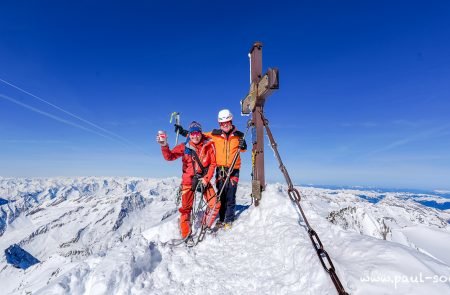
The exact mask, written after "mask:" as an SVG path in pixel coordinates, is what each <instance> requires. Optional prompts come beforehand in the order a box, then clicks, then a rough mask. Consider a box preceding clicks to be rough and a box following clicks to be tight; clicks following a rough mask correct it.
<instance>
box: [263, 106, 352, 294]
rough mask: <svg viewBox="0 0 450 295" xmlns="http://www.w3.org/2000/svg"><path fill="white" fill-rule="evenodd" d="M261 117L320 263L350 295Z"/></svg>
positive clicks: (335, 284)
mask: <svg viewBox="0 0 450 295" xmlns="http://www.w3.org/2000/svg"><path fill="white" fill-rule="evenodd" d="M260 114H261V118H262V121H263V124H264V127H265V128H266V132H267V136H268V137H269V140H270V144H271V146H272V149H273V151H274V153H275V157H276V158H277V160H278V163H279V164H280V167H279V168H280V170H281V172H282V173H283V175H284V178H285V179H286V182H287V184H288V194H289V198H290V199H291V200H292V202H294V203H295V204H296V205H297V207H298V209H299V210H300V213H301V215H302V217H303V220H304V221H305V224H306V227H307V228H308V234H309V238H310V239H311V242H312V244H313V246H314V249H316V252H317V256H319V260H320V263H321V264H322V266H323V268H324V269H325V270H326V272H327V273H328V274H329V275H330V277H331V280H332V281H333V283H334V286H335V287H336V290H337V291H338V293H339V295H348V293H347V292H346V291H345V289H344V287H343V286H342V283H341V281H340V280H339V278H338V276H337V274H336V269H335V268H334V265H333V262H332V261H331V258H330V256H329V255H328V253H327V251H325V249H324V248H323V245H322V242H321V241H320V239H319V236H318V235H317V233H316V231H315V230H314V229H312V227H311V226H310V225H309V222H308V219H307V218H306V215H305V213H304V212H303V209H302V206H301V204H300V201H301V196H300V193H299V192H298V190H297V189H296V188H295V187H294V185H293V184H292V181H291V178H290V176H289V173H288V171H287V169H286V167H285V166H284V164H283V161H282V160H281V157H280V154H279V153H278V148H277V143H276V142H275V140H274V138H273V135H272V132H271V131H270V128H269V121H268V120H267V119H266V118H265V117H264V115H263V113H262V112H260Z"/></svg>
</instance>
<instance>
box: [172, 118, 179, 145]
mask: <svg viewBox="0 0 450 295" xmlns="http://www.w3.org/2000/svg"><path fill="white" fill-rule="evenodd" d="M173 118H175V124H177V125H180V113H179V112H173V113H172V114H171V115H170V122H169V123H170V124H172V120H173ZM178 135H180V130H178V129H177V137H175V145H177V144H178Z"/></svg>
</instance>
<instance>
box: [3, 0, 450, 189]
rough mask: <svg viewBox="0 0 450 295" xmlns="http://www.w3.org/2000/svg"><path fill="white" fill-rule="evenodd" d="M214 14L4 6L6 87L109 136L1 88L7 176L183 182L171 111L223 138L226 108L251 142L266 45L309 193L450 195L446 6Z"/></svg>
mask: <svg viewBox="0 0 450 295" xmlns="http://www.w3.org/2000/svg"><path fill="white" fill-rule="evenodd" d="M91 2H96V4H93V3H91ZM213 2H217V1H172V2H167V1H126V2H125V1H104V2H99V1H2V3H1V4H0V36H1V38H0V79H3V80H5V81H8V82H9V83H12V84H14V85H16V86H18V87H20V88H22V89H24V90H26V91H28V92H30V93H31V94H33V95H36V96H38V97H39V98H42V99H45V100H46V101H48V102H50V103H52V104H55V105H57V106H58V107H60V108H62V109H64V110H66V111H68V112H70V113H73V114H75V115H77V116H79V117H80V118H82V119H84V120H86V121H89V122H92V123H94V124H96V125H98V126H100V127H102V128H104V129H105V130H108V131H110V132H111V133H109V134H106V136H100V135H99V134H98V133H102V134H105V132H104V131H101V130H98V129H96V130H97V131H96V132H97V133H93V132H88V131H87V130H86V129H83V128H88V129H95V128H94V127H93V126H91V125H88V124H86V122H83V121H79V120H77V119H75V118H73V117H70V116H68V114H67V113H64V112H61V111H60V110H57V109H55V108H52V107H51V106H49V105H47V104H44V103H42V102H41V101H39V100H38V99H36V98H33V97H32V96H30V95H27V94H25V93H23V92H21V91H19V90H17V89H15V88H13V87H11V86H9V85H7V84H5V83H0V175H1V176H4V177H8V176H23V177H25V176H26V177H29V176H88V175H98V176H143V177H167V176H179V175H180V170H181V169H180V166H181V164H180V162H176V163H167V162H165V161H164V160H163V159H162V156H161V154H160V151H159V147H158V146H157V145H156V143H155V142H154V137H155V133H156V131H157V130H158V129H165V130H167V131H170V132H172V127H171V125H170V124H169V114H170V113H171V112H173V111H180V112H182V118H181V119H182V122H183V123H185V125H186V124H187V123H188V122H190V121H191V120H194V119H195V120H198V121H200V122H201V123H202V124H203V125H204V128H205V129H212V128H215V127H216V125H217V123H216V115H217V111H218V110H220V109H221V108H225V107H228V108H230V109H231V110H232V111H233V112H234V113H235V117H236V120H235V123H236V125H237V126H238V127H239V128H241V129H243V128H244V126H245V121H246V120H247V117H240V116H239V110H240V105H239V101H240V99H241V98H243V97H244V96H245V95H246V93H247V91H248V88H249V73H248V71H249V65H248V57H247V53H248V50H249V48H250V47H251V45H252V44H253V42H254V41H257V40H259V41H262V42H263V44H264V48H263V64H264V70H265V69H267V67H269V66H276V67H278V68H279V69H280V90H279V91H277V92H276V93H275V94H274V95H273V96H271V97H270V98H269V100H268V101H267V103H266V115H267V117H268V118H269V120H270V122H271V126H272V131H273V133H274V135H275V137H276V139H277V141H278V144H279V149H280V153H281V155H282V157H283V160H284V162H285V164H286V166H287V168H288V170H289V172H290V173H291V176H292V178H293V180H294V181H295V182H296V183H314V184H336V185H372V186H384V187H411V188H426V189H449V188H450V152H449V151H450V119H449V110H450V18H449V15H450V3H449V2H448V1H275V2H274V1H268V2H264V1H259V2H254V1H253V2H250V1H249V2H248V3H247V4H245V3H243V1H223V2H222V3H213ZM44 112H45V113H44ZM74 124H78V125H74ZM80 126H84V127H83V128H82V127H80ZM111 134H114V136H115V135H119V136H121V138H122V139H117V137H116V140H113V139H111V138H112V137H114V136H113V135H111ZM170 136H171V137H170V141H171V143H172V145H173V142H174V134H173V133H170ZM123 139H126V140H127V141H129V142H131V143H132V144H130V143H129V144H123V143H121V142H123V141H124V140H123ZM244 161H245V162H244V165H245V166H246V167H245V168H244V169H243V170H244V171H243V176H242V178H244V179H247V180H248V179H250V175H249V169H250V167H249V166H250V157H249V155H246V156H245V157H244ZM266 161H267V167H266V169H267V180H268V181H283V178H282V175H281V173H280V172H279V171H278V166H277V165H276V163H275V161H274V158H273V155H272V152H271V151H270V148H269V147H267V150H266Z"/></svg>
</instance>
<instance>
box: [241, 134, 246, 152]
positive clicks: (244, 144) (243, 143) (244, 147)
mask: <svg viewBox="0 0 450 295" xmlns="http://www.w3.org/2000/svg"><path fill="white" fill-rule="evenodd" d="M239 148H240V149H241V150H246V149H247V143H246V142H245V139H244V138H243V137H241V138H239Z"/></svg>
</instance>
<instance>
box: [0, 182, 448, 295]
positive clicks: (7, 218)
mask: <svg viewBox="0 0 450 295" xmlns="http://www.w3.org/2000/svg"><path fill="white" fill-rule="evenodd" d="M178 183H179V179H176V178H170V179H162V180H157V179H138V178H78V179H31V180H30V179H0V197H1V198H3V199H5V200H8V203H7V204H3V205H1V207H0V208H1V209H0V212H4V213H0V214H3V217H1V216H2V215H0V218H3V219H2V220H4V222H5V224H6V226H5V231H4V233H3V235H2V236H1V237H0V249H3V250H4V249H6V248H8V247H9V246H10V245H12V244H14V243H17V244H19V245H21V246H22V247H23V248H24V249H25V250H27V251H28V252H30V253H31V254H32V255H34V256H35V257H36V258H38V259H39V260H40V261H41V263H39V264H36V265H34V266H31V267H30V268H28V269H26V270H20V269H16V268H14V267H12V266H11V265H9V264H7V263H6V259H5V257H4V255H3V256H2V257H1V258H0V282H1V285H2V290H3V291H4V292H5V293H6V294H22V293H25V292H33V294H149V293H152V294H172V293H175V292H177V293H181V294H187V293H191V294H213V293H214V294H243V293H250V294H255V293H258V294H259V293H261V294H296V293H302V294H335V293H336V291H335V289H334V286H333V285H332V283H331V280H330V278H329V276H328V274H327V273H326V272H325V271H324V270H323V268H322V266H321V265H320V262H319V259H318V258H317V255H316V253H315V251H314V249H313V247H312V245H311V242H310V239H309V236H308V234H307V232H306V231H305V228H304V223H303V221H302V220H301V218H300V217H299V214H298V213H297V211H296V209H295V207H294V206H293V205H292V204H291V202H290V201H289V199H288V197H287V194H286V191H285V187H284V186H282V185H279V184H272V185H268V186H267V189H266V191H265V192H264V193H263V202H262V203H261V205H260V206H259V207H254V206H249V205H250V199H249V197H248V196H249V193H250V186H249V185H248V184H246V183H243V184H242V185H241V186H240V189H239V191H238V204H239V206H238V211H239V213H240V214H239V218H238V219H237V221H236V222H235V224H234V227H233V228H232V230H230V231H221V232H219V233H218V234H217V236H215V237H213V236H207V237H206V239H205V241H203V242H202V243H200V244H199V245H198V246H197V247H195V248H192V249H189V248H184V247H181V248H173V249H172V248H169V247H163V246H161V244H160V241H166V240H168V239H171V238H175V237H178V235H179V233H178V226H177V218H178V212H177V209H176V206H175V202H174V196H175V193H176V190H177V187H178ZM301 192H302V195H303V199H302V204H303V207H304V210H305V212H306V214H307V216H308V220H309V222H310V224H311V225H312V227H313V228H314V229H315V230H316V231H317V232H318V234H319V236H320V238H321V240H322V242H323V244H324V246H325V249H326V250H327V251H328V253H329V254H330V256H331V258H332V259H333V263H334V265H335V267H336V270H337V273H338V276H339V277H340V279H341V281H342V283H343V285H344V287H345V288H346V290H347V291H349V292H350V293H352V294H403V293H408V294H423V293H425V292H429V293H430V294H445V293H449V292H450V284H449V281H450V267H449V264H450V259H449V255H448V254H447V253H446V251H445V250H444V247H445V246H444V245H445V244H446V242H448V241H449V237H450V233H449V229H448V223H447V220H448V219H450V218H449V217H450V214H449V213H448V212H444V211H439V210H435V209H431V208H427V207H424V206H421V205H419V204H417V203H415V202H410V201H408V200H404V199H402V198H397V197H396V195H395V194H392V195H387V196H386V197H385V198H384V199H383V200H382V201H380V202H378V203H377V204H373V203H370V202H368V201H366V200H364V199H361V198H360V197H358V194H361V193H364V194H365V195H370V194H371V192H361V191H351V190H347V191H346V190H326V189H317V188H302V189H301ZM383 222H384V224H385V225H386V227H388V228H389V230H384V231H383V227H382V225H383ZM0 224H1V222H0ZM383 232H385V233H387V234H386V240H387V241H386V240H383V234H382V233H383ZM402 276H406V277H402ZM416 276H417V277H419V276H422V277H423V282H421V281H420V280H419V281H418V282H417V283H414V282H409V283H408V282H405V278H406V279H414V278H415V277H416ZM433 276H438V278H439V279H441V281H442V282H437V283H434V282H433V278H434V277H433ZM425 277H430V278H431V279H426V278H425ZM444 278H447V280H446V281H444ZM419 279H420V277H419Z"/></svg>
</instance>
